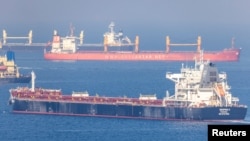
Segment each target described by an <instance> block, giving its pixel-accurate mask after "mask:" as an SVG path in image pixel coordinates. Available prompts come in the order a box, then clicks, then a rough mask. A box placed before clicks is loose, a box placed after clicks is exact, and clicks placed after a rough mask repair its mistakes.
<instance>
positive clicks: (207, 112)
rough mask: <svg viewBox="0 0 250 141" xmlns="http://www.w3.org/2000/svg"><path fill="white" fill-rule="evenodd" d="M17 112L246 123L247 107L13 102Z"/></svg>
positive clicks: (18, 100)
mask: <svg viewBox="0 0 250 141" xmlns="http://www.w3.org/2000/svg"><path fill="white" fill-rule="evenodd" d="M11 104H13V105H12V108H13V112H14V113H26V114H53V115H72V116H95V117H110V118H135V119H154V120H244V118H245V115H246V112H247V108H246V107H192V108H190V107H173V106H171V107H166V106H150V105H147V106H146V105H130V104H104V103H102V104H101V103H100V104H98V103H80V102H65V101H64V102H62V101H42V100H41V101H37V100H33V101H32V100H30V99H29V100H25V99H23V100H20V99H13V101H12V103H11Z"/></svg>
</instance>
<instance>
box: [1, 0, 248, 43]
mask: <svg viewBox="0 0 250 141" xmlns="http://www.w3.org/2000/svg"><path fill="white" fill-rule="evenodd" d="M249 6H250V1H249V0H1V8H0V29H6V30H7V33H8V35H10V34H14V35H18V34H28V31H29V30H33V34H34V36H35V35H36V36H35V37H36V39H38V40H39V38H38V35H41V36H42V35H43V37H44V36H45V35H46V34H47V36H48V37H51V36H50V35H51V34H52V33H53V30H55V29H56V30H60V31H59V33H61V34H64V35H65V34H67V33H68V32H69V25H70V24H73V25H74V27H75V33H78V32H80V30H84V32H85V36H86V39H89V41H94V40H95V39H97V40H98V41H99V40H100V38H102V35H103V34H104V32H106V31H107V30H108V25H109V23H110V22H111V21H113V22H115V24H116V28H119V29H122V30H123V31H124V33H127V34H128V35H130V36H132V38H133V37H134V36H136V35H138V34H139V36H142V37H143V36H145V38H152V37H158V38H161V39H160V40H161V43H164V42H165V41H164V40H165V36H166V35H168V34H171V35H172V37H174V38H177V37H179V36H180V34H181V35H183V36H184V35H185V36H188V37H187V40H190V39H194V40H196V36H198V35H203V36H206V34H208V33H209V34H212V33H211V32H213V34H215V36H216V34H221V32H226V33H227V34H228V37H227V38H229V37H230V36H237V35H239V34H240V35H241V36H242V35H243V34H244V35H248V34H250V30H249V29H247V28H249V25H250V18H249V15H250V8H249ZM125 31H126V32H125ZM230 31H231V32H230ZM243 32H244V33H243ZM149 33H150V34H149ZM97 35H99V36H98V37H97ZM181 38H183V37H181ZM41 39H42V38H40V40H41ZM140 39H141V38H140ZM45 40H48V39H45ZM183 40H185V39H183Z"/></svg>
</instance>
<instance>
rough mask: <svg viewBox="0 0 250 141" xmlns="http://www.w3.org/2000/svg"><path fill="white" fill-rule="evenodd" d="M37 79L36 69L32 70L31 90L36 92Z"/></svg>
mask: <svg viewBox="0 0 250 141" xmlns="http://www.w3.org/2000/svg"><path fill="white" fill-rule="evenodd" d="M35 79H36V75H35V73H34V71H32V72H31V91H32V92H34V91H35Z"/></svg>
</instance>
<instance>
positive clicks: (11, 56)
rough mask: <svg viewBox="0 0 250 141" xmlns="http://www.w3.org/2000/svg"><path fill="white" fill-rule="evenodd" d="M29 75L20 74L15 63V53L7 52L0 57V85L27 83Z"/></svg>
mask: <svg viewBox="0 0 250 141" xmlns="http://www.w3.org/2000/svg"><path fill="white" fill-rule="evenodd" d="M30 81H31V74H27V75H24V74H21V73H20V72H19V68H18V67H17V65H16V63H15V53H14V52H13V51H7V53H6V54H5V55H4V56H1V57H0V84H4V83H29V82H30Z"/></svg>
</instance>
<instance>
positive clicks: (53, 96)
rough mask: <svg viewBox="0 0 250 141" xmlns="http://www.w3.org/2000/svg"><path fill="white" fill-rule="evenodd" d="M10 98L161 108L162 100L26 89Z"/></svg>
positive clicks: (14, 93)
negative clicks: (65, 93)
mask: <svg viewBox="0 0 250 141" xmlns="http://www.w3.org/2000/svg"><path fill="white" fill-rule="evenodd" d="M11 95H12V97H14V98H16V99H23V100H32V101H50V102H66V103H67V102H70V103H96V104H123V105H124V104H127V105H148V106H162V105H163V100H162V99H139V98H127V97H104V96H99V95H96V96H73V95H62V93H61V91H59V90H42V89H36V90H35V91H34V92H33V91H31V90H29V89H28V88H27V89H26V88H22V89H18V90H17V89H15V90H11Z"/></svg>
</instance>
